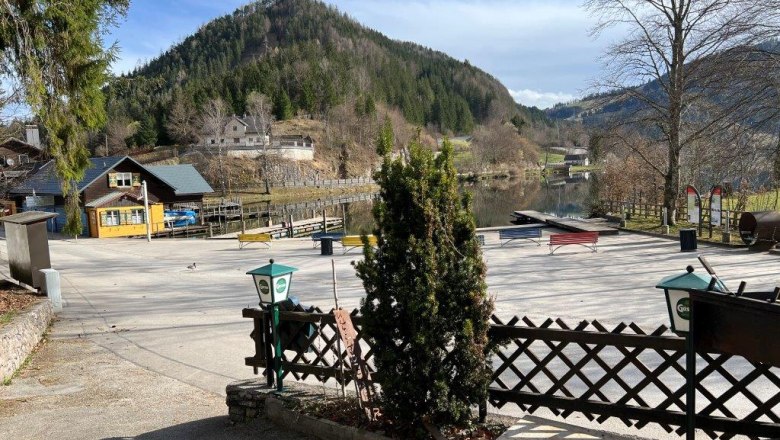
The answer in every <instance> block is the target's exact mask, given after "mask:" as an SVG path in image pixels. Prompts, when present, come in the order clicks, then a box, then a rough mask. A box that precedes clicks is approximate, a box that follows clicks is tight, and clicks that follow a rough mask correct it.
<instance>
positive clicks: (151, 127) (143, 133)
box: [135, 116, 157, 147]
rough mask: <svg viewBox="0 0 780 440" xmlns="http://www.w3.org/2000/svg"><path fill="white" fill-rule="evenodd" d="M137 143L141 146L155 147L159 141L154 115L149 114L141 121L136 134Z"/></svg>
mask: <svg viewBox="0 0 780 440" xmlns="http://www.w3.org/2000/svg"><path fill="white" fill-rule="evenodd" d="M135 143H136V145H138V146H140V147H153V146H154V145H155V144H156V143H157V128H156V127H155V124H154V118H153V117H152V116H147V117H145V118H144V120H143V121H141V126H140V127H139V128H138V132H137V133H136V134H135Z"/></svg>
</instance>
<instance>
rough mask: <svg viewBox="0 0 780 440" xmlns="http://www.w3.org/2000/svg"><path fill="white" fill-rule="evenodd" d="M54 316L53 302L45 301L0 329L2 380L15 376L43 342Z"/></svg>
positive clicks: (0, 375)
mask: <svg viewBox="0 0 780 440" xmlns="http://www.w3.org/2000/svg"><path fill="white" fill-rule="evenodd" d="M53 316H54V311H53V309H52V306H51V301H49V300H48V299H44V300H43V301H41V302H39V303H38V304H36V305H34V306H32V308H30V310H27V311H26V312H24V313H22V314H20V315H19V316H17V317H15V318H14V319H13V321H11V322H10V323H9V324H8V325H6V326H4V327H3V328H2V329H0V379H2V380H5V379H6V378H10V377H12V376H13V375H14V373H15V372H16V370H17V369H18V368H19V367H20V366H21V365H22V364H23V363H24V361H25V359H27V357H28V356H29V355H30V353H32V351H33V349H34V348H35V346H36V345H38V343H39V342H40V341H41V338H42V337H43V334H44V333H45V332H46V329H47V328H48V327H49V323H50V322H51V320H52V317H53Z"/></svg>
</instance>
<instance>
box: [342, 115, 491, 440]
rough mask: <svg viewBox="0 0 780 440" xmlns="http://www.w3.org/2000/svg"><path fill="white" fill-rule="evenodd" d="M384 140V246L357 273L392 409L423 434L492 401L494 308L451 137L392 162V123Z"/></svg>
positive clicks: (380, 214)
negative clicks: (425, 425) (423, 425)
mask: <svg viewBox="0 0 780 440" xmlns="http://www.w3.org/2000/svg"><path fill="white" fill-rule="evenodd" d="M377 143H378V145H377V151H378V153H379V154H380V155H381V156H383V157H384V161H383V163H382V167H381V170H380V171H379V172H377V173H376V174H375V179H376V181H377V183H378V184H379V186H380V199H379V200H378V201H377V203H376V204H375V206H374V218H375V221H376V224H377V227H376V230H375V234H376V235H377V237H378V249H376V250H374V249H372V248H371V247H369V246H365V247H364V254H365V259H364V261H362V262H359V263H357V264H356V267H357V273H358V276H359V277H360V278H361V279H362V281H363V285H364V287H365V290H366V298H365V299H364V300H363V302H362V306H361V312H362V314H363V331H364V334H365V335H366V336H367V337H368V340H369V341H370V343H371V345H372V347H373V353H374V361H375V363H376V367H377V370H378V371H380V372H381V376H380V380H379V383H380V385H381V387H382V396H383V403H384V409H385V413H386V414H390V415H391V416H392V417H393V419H394V420H396V421H400V422H408V423H409V424H410V425H412V427H416V428H417V429H418V431H419V427H420V422H421V421H422V420H423V419H425V418H428V419H429V420H430V421H431V422H433V423H435V424H440V425H441V424H448V423H463V422H465V421H467V420H468V419H469V418H470V416H471V411H470V408H471V406H472V405H475V404H478V403H479V402H481V401H483V400H484V399H485V396H486V392H487V386H488V383H489V380H490V374H491V368H490V362H489V359H488V357H487V355H486V348H487V343H488V339H487V331H488V327H489V317H490V314H491V313H492V310H493V301H492V300H491V299H490V298H489V297H488V295H487V292H486V285H485V264H484V262H483V261H482V255H481V251H480V248H479V244H478V242H477V239H476V236H475V222H474V217H473V216H472V215H471V212H470V198H469V197H468V195H466V196H463V197H461V196H460V195H459V193H458V186H457V176H456V171H455V168H454V167H453V163H452V146H451V144H450V143H449V141H445V142H444V144H443V145H442V148H441V154H439V155H438V156H437V157H435V158H434V155H433V153H432V152H431V151H430V150H428V149H426V148H424V147H423V146H421V145H420V143H419V141H417V140H416V141H413V142H412V144H411V145H410V147H409V155H408V158H407V159H406V160H404V159H402V158H398V159H391V157H390V153H391V150H392V146H393V135H392V127H391V126H390V123H389V121H386V122H385V125H384V127H383V129H382V130H381V132H380V134H379V138H378V142H377Z"/></svg>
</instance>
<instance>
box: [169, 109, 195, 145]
mask: <svg viewBox="0 0 780 440" xmlns="http://www.w3.org/2000/svg"><path fill="white" fill-rule="evenodd" d="M196 120H197V115H196V113H195V109H193V108H192V107H191V106H190V105H188V104H187V103H186V102H184V100H183V99H174V100H173V103H172V105H171V112H170V113H169V114H168V119H167V121H166V122H165V129H166V130H168V134H170V135H171V137H172V138H173V139H175V140H176V142H179V143H180V144H182V145H189V144H193V143H195V142H197V141H198V130H197V128H196V127H195V124H196Z"/></svg>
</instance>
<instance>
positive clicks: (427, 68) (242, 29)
mask: <svg viewBox="0 0 780 440" xmlns="http://www.w3.org/2000/svg"><path fill="white" fill-rule="evenodd" d="M253 90H257V91H260V92H261V93H263V94H265V95H267V96H269V97H271V98H274V99H276V98H279V99H284V98H283V97H282V95H286V96H287V97H288V98H289V99H290V102H291V105H292V107H293V111H294V112H297V113H298V114H304V115H311V116H312V117H321V116H324V115H326V114H327V112H328V111H329V110H330V109H332V108H333V107H334V106H336V105H339V104H342V103H344V102H346V101H347V98H356V99H363V100H366V99H368V97H371V99H372V100H376V101H378V102H382V103H385V104H387V105H388V106H391V107H394V108H398V109H399V110H400V112H401V113H402V114H403V116H404V117H405V119H406V120H407V121H409V122H410V123H413V124H416V125H418V126H426V127H429V128H433V129H435V130H437V131H439V132H442V133H453V134H458V133H469V132H471V131H472V130H473V128H474V126H475V125H476V124H482V123H486V122H487V121H490V120H500V121H509V120H511V119H512V118H513V117H514V116H516V115H517V116H519V117H520V118H522V119H524V120H526V121H527V122H529V123H538V122H544V119H545V118H544V116H543V115H542V114H541V112H539V111H538V110H535V109H533V108H528V107H525V106H522V105H521V104H518V103H516V102H515V101H514V99H513V98H512V97H511V95H510V94H509V91H508V90H507V88H506V87H505V86H504V85H503V84H501V82H500V81H499V80H498V79H496V78H495V77H494V76H493V75H491V74H489V73H487V72H485V71H483V70H481V69H479V68H477V67H475V66H473V65H471V64H470V63H469V62H468V61H467V60H466V61H459V60H456V59H455V58H453V57H450V56H449V55H447V54H445V53H443V52H440V51H436V50H433V49H430V48H427V47H424V46H421V45H419V44H416V43H413V42H408V41H397V40H392V39H390V38H389V37H387V36H385V35H383V34H382V33H380V32H378V31H376V30H373V29H370V28H368V27H366V26H364V25H362V24H360V23H358V22H356V21H355V20H354V19H352V18H350V17H349V16H348V15H346V14H344V13H342V12H340V11H339V10H338V9H336V8H335V7H333V6H329V5H326V4H324V3H322V2H320V1H317V0H274V1H269V0H266V1H260V2H256V3H251V4H248V5H245V6H243V7H241V8H238V9H237V10H235V11H234V12H233V13H231V14H226V15H224V16H222V17H219V18H217V19H214V20H212V21H210V22H209V23H207V24H205V25H203V26H201V27H200V28H199V29H198V30H197V31H196V32H194V33H193V34H192V35H190V36H188V37H186V38H184V39H183V40H182V41H181V42H180V43H178V44H175V45H173V46H171V47H170V48H169V49H168V50H166V51H165V52H163V53H162V54H161V55H160V56H158V57H156V58H154V59H152V60H151V61H149V62H148V63H147V64H145V65H144V66H141V67H139V68H136V69H134V70H133V71H132V72H130V73H129V74H126V75H123V76H121V77H119V78H118V79H117V80H116V81H114V82H113V83H112V84H111V85H109V86H108V87H107V94H108V97H109V99H108V102H109V110H110V111H114V112H118V113H124V114H126V115H128V116H129V117H130V118H132V119H134V120H143V119H142V118H143V117H145V116H146V114H148V113H149V110H151V113H152V115H153V117H154V121H152V122H153V123H154V125H155V127H156V129H157V131H158V133H159V134H158V139H159V140H161V141H163V142H165V141H169V142H170V140H171V139H170V138H169V136H168V133H167V132H166V130H165V120H166V118H167V114H168V112H169V110H170V107H171V103H172V101H174V100H176V99H183V100H185V101H187V102H188V103H190V104H192V105H193V106H194V107H197V108H199V107H201V106H202V105H203V104H204V103H205V102H206V101H207V100H208V99H211V98H216V97H221V98H223V99H224V100H225V101H227V103H228V104H229V106H230V107H231V109H232V111H233V112H234V113H236V114H241V113H242V112H243V110H244V105H245V100H246V97H247V95H248V94H249V92H250V91H253Z"/></svg>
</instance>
